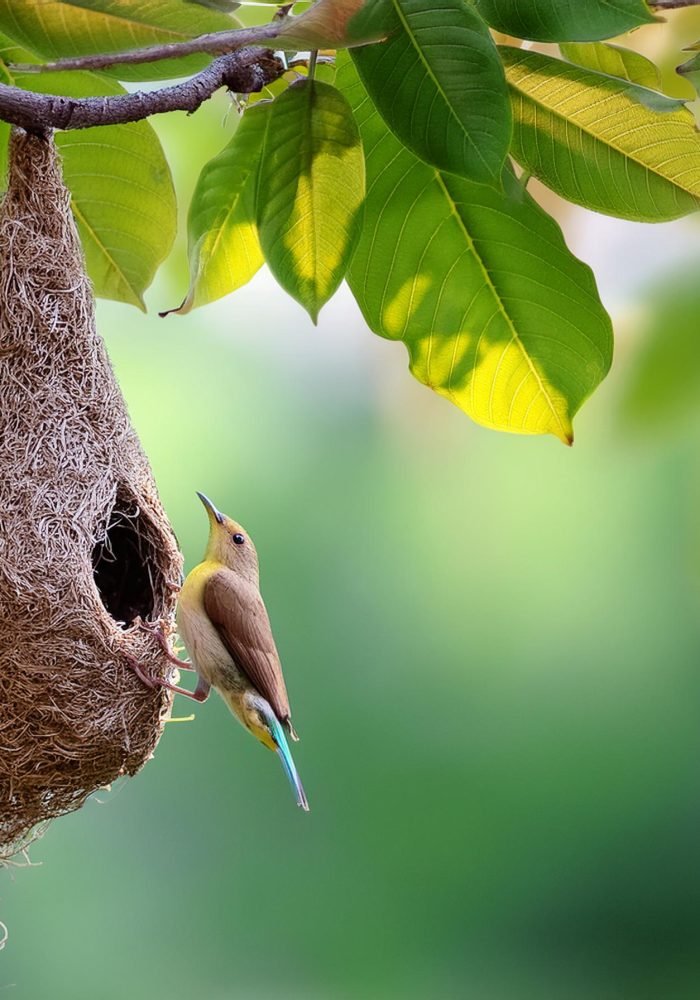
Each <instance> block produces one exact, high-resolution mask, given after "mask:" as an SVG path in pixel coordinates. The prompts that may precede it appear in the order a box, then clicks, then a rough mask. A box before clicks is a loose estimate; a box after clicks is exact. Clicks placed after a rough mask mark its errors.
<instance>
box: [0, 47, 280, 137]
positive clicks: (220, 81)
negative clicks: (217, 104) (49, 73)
mask: <svg viewBox="0 0 700 1000" xmlns="http://www.w3.org/2000/svg"><path fill="white" fill-rule="evenodd" d="M283 73H284V66H283V65H282V63H281V62H280V60H279V59H277V58H276V57H275V56H274V55H273V54H272V53H271V52H270V51H269V50H267V49H257V48H249V49H242V50H241V51H240V52H232V53H229V54H228V55H225V56H221V57H219V58H218V59H216V60H214V62H213V63H212V64H211V65H210V66H207V68H206V69H205V70H202V72H201V73H198V74H197V75H196V76H193V77H191V78H190V79H189V80H185V81H183V82H182V83H177V84H174V85H171V86H168V87H163V88H162V89H160V90H154V91H150V92H147V93H143V92H139V93H135V94H113V95H110V96H108V97H83V98H74V97H56V96H54V95H51V94H37V93H34V92H33V91H29V90H20V89H19V88H17V87H10V86H7V85H6V84H0V119H1V120H2V121H5V122H8V123H9V124H10V125H19V126H20V128H23V129H25V130H26V131H28V132H46V131H48V130H49V129H61V130H67V129H81V128H92V127H93V126H95V125H120V124H125V123H127V122H137V121H142V120H143V119H144V118H149V117H150V116H151V115H160V114H164V113H165V112H169V111H187V112H189V113H190V114H191V113H192V112H194V111H196V110H197V108H199V107H200V105H201V104H203V103H204V101H206V100H208V99H209V98H210V97H211V96H212V94H213V93H214V92H215V91H217V90H219V89H220V88H221V87H228V89H229V90H231V91H233V92H235V93H238V94H251V93H256V92H258V91H260V90H262V88H263V87H265V86H267V85H268V84H269V83H272V82H273V81H274V80H276V79H278V78H279V77H280V76H281V75H282V74H283Z"/></svg>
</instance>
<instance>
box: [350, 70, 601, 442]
mask: <svg viewBox="0 0 700 1000" xmlns="http://www.w3.org/2000/svg"><path fill="white" fill-rule="evenodd" d="M338 82H339V86H341V88H342V89H343V91H344V92H345V94H346V96H347V97H348V100H349V101H350V103H351V105H352V107H353V109H354V110H355V114H356V117H357V121H358V124H359V127H360V132H361V134H362V140H363V143H364V147H365V153H366V157H367V199H366V205H365V224H364V229H363V233H362V238H361V240H360V244H359V246H358V248H357V251H356V253H355V256H354V257H353V261H352V265H351V268H350V271H349V274H348V281H349V284H350V287H351V289H352V291H353V294H354V295H355V298H356V299H357V301H358V303H359V305H360V307H361V309H362V312H363V314H364V316H365V318H366V320H367V322H368V324H369V326H370V327H371V328H372V330H374V331H375V332H376V333H378V334H380V335H381V336H383V337H387V338H389V339H391V340H401V341H403V342H404V343H405V345H406V347H407V348H408V352H409V356H410V365H411V371H412V372H413V374H414V375H415V376H416V378H417V379H419V380H420V381H421V382H424V383H425V384H426V385H428V386H430V387H431V388H432V389H434V390H435V391H436V392H438V393H440V394H441V395H443V396H445V397H446V398H448V399H449V400H451V401H452V402H453V403H455V404H456V405H457V406H459V407H460V408H461V409H462V410H464V411H465V412H466V413H468V414H469V416H471V417H472V419H474V420H476V421H477V422H478V423H480V424H483V425H485V426H487V427H493V428H496V429H498V430H507V431H513V432H515V433H520V434H545V433H551V434H554V435H556V436H557V437H558V438H560V439H561V440H562V441H564V442H566V443H567V444H568V443H571V440H572V435H573V432H572V419H573V416H574V414H575V413H576V411H577V410H578V409H579V407H580V406H581V404H582V403H583V402H584V400H585V399H586V398H587V397H588V396H589V395H590V393H591V392H592V391H593V390H594V389H595V388H596V386H597V385H598V384H599V382H600V381H601V380H602V379H603V377H604V376H605V374H606V372H607V371H608V368H609V367H610V362H611V357H612V330H611V326H610V321H609V319H608V316H607V314H606V312H605V310H604V309H603V307H602V305H601V303H600V300H599V298H598V294H597V291H596V286H595V281H594V279H593V276H592V273H591V271H590V269H589V268H588V267H586V265H585V264H582V263H581V262H580V261H578V260H577V259H576V258H575V257H574V256H573V255H572V254H571V253H570V252H569V250H568V249H567V247H566V245H565V243H564V240H563V238H562V235H561V231H560V230H559V227H558V226H557V225H556V223H555V222H554V220H553V219H551V218H550V217H549V216H548V215H547V214H546V213H545V212H543V211H542V209H541V208H539V207H538V206H537V205H536V203H535V202H534V201H533V200H532V199H531V198H530V197H529V195H527V194H526V193H525V192H523V191H522V189H521V188H520V186H519V185H518V184H517V182H516V181H515V179H514V177H513V175H512V173H510V172H509V171H506V173H505V175H504V187H505V191H498V190H496V189H494V188H491V187H488V186H487V185H483V184H475V183H473V182H471V181H467V180H464V179H463V178H460V177H457V176H455V175H453V174H447V173H441V172H440V171H438V170H436V169H435V168H433V167H431V166H429V165H428V164H426V163H424V162H422V161H421V160H419V159H418V158H417V157H416V156H414V155H413V154H412V153H411V152H410V151H409V150H407V149H406V148H405V147H404V146H402V145H401V143H400V142H399V141H398V140H397V139H396V138H395V137H394V136H393V135H392V133H391V132H390V131H389V130H388V128H387V127H386V125H385V124H384V122H383V120H382V118H381V117H380V115H379V114H378V112H377V110H376V108H375V107H374V105H373V104H372V101H371V100H370V99H369V97H368V95H367V93H366V91H365V90H364V88H363V86H362V83H361V82H360V80H359V78H358V76H357V74H356V72H355V70H354V68H353V66H352V63H351V61H350V59H349V58H347V57H344V58H343V59H341V68H340V71H339V74H338Z"/></svg>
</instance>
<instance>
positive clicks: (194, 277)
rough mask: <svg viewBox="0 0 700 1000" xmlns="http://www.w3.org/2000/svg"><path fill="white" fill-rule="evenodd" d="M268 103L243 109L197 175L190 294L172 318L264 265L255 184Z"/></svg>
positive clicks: (191, 219) (243, 281)
mask: <svg viewBox="0 0 700 1000" xmlns="http://www.w3.org/2000/svg"><path fill="white" fill-rule="evenodd" d="M271 113H272V104H269V103H261V104H258V105H254V106H253V107H250V108H248V110H247V111H246V112H245V114H244V115H243V118H242V120H241V122H240V124H239V125H238V128H237V129H236V133H235V135H234V137H233V139H231V141H230V142H229V143H228V145H227V146H226V147H225V148H224V149H223V150H222V151H221V152H220V153H219V155H218V156H215V157H214V159H213V160H210V161H209V163H207V164H206V166H205V167H204V169H203V170H202V172H201V174H200V176H199V180H198V181H197V187H196V189H195V192H194V195H193V197H192V202H191V204H190V211H189V217H188V240H189V257H190V289H189V292H188V294H187V298H186V299H185V301H184V302H183V303H182V305H181V306H180V308H179V309H175V310H172V311H173V312H178V313H188V312H189V311H190V310H191V309H193V308H195V307H197V306H203V305H206V304H207V303H208V302H214V301H215V300H216V299H220V298H221V297H222V296H224V295H228V293H229V292H233V291H235V290H236V289H237V288H240V287H241V286H242V285H245V284H246V283H247V282H248V281H250V279H251V278H252V277H253V275H254V274H256V272H257V271H258V270H259V269H260V268H261V267H262V265H263V263H264V258H263V253H262V249H261V247H260V240H259V239H258V230H257V225H256V222H255V183H256V177H257V170H258V163H259V160H260V152H261V150H262V145H263V141H264V138H265V131H266V129H267V123H268V119H269V117H270V115H271Z"/></svg>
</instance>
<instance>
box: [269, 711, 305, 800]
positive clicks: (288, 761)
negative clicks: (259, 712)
mask: <svg viewBox="0 0 700 1000" xmlns="http://www.w3.org/2000/svg"><path fill="white" fill-rule="evenodd" d="M265 714H266V718H267V722H268V724H269V726H270V731H271V733H272V738H273V739H274V741H275V743H276V744H277V755H278V756H279V758H280V760H281V761H282V766H283V767H284V770H285V773H286V775H287V777H288V778H289V782H290V784H291V786H292V788H293V789H294V794H295V795H296V799H297V805H298V806H300V808H302V809H303V810H304V811H305V812H308V811H309V803H308V800H307V798H306V793H305V792H304V786H303V785H302V783H301V778H300V777H299V773H298V772H297V769H296V767H295V766H294V760H293V758H292V754H291V751H290V749H289V744H288V743H287V737H286V736H285V735H284V729H283V728H282V726H281V725H280V722H279V719H278V718H277V716H276V715H275V714H274V712H272V711H271V710H270V711H269V712H266V713H265Z"/></svg>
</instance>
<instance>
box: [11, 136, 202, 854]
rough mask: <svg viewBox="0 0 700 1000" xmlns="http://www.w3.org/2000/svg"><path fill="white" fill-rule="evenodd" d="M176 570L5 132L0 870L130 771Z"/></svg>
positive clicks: (34, 163)
mask: <svg viewBox="0 0 700 1000" xmlns="http://www.w3.org/2000/svg"><path fill="white" fill-rule="evenodd" d="M181 572H182V563H181V557H180V553H179V551H178V547H177V543H176V540H175V537H174V535H173V533H172V530H171V528H170V525H169V523H168V521H167V518H166V516H165V513H164V511H163V508H162V506H161V503H160V500H159V499H158V494H157V491H156V487H155V484H154V482H153V477H152V474H151V470H150V467H149V465H148V461H147V459H146V457H145V455H144V453H143V451H142V449H141V446H140V444H139V441H138V438H137V437H136V434H135V432H134V430H133V428H132V426H131V424H130V422H129V417H128V414H127V411H126V406H125V403H124V400H123V398H122V395H121V392H120V390H119V387H118V385H117V383H116V381H115V378H114V375H113V372H112V369H111V366H110V363H109V360H108V358H107V355H106V352H105V348H104V344H103V343H102V340H101V338H100V337H99V335H98V333H97V331H96V329H95V314H94V298H93V294H92V289H91V287H90V283H89V281H88V279H87V277H86V274H85V264H84V260H83V256H82V252H81V248H80V244H79V241H78V236H77V233H76V230H75V226H74V223H73V219H72V215H71V211H70V199H69V194H68V192H67V190H66V188H65V186H64V184H63V180H62V176H61V169H60V163H59V160H58V157H57V153H56V148H55V145H54V142H53V140H52V139H51V138H48V139H46V138H40V137H37V136H32V135H28V134H26V133H24V132H21V131H18V130H17V131H15V132H14V134H13V136H12V140H11V149H10V169H9V178H8V191H7V194H6V196H5V198H4V201H3V203H2V206H1V207H0V859H7V858H10V857H11V856H12V855H14V854H16V853H17V852H18V851H19V850H21V849H22V848H23V847H24V846H26V844H27V843H28V841H29V840H30V839H31V837H32V835H33V833H34V832H35V831H36V829H38V828H39V827H40V826H41V825H42V824H43V823H45V821H46V820H48V819H51V818H53V817H55V816H59V815H61V814H62V813H66V812H68V811H70V810H73V809H77V808H78V807H79V806H80V805H82V803H83V802H84V801H85V798H86V797H87V796H88V795H90V793H91V792H93V791H95V790H96V789H98V788H101V787H104V786H105V785H107V784H109V783H110V782H112V781H113V780H114V779H115V778H117V777H119V776H120V775H124V774H129V775H131V774H134V773H135V772H136V771H138V770H139V769H140V768H141V767H142V766H143V764H144V763H145V762H146V761H147V760H148V759H149V757H150V756H151V755H152V753H153V750H154V748H155V746H156V744H157V742H158V740H159V738H160V735H161V733H162V729H163V724H164V721H165V718H166V716H167V714H168V712H169V709H170V705H171V695H170V693H169V692H167V691H165V690H163V689H162V688H159V689H156V690H151V689H149V688H147V687H145V686H144V685H143V684H142V683H141V682H140V681H139V680H138V678H137V677H136V676H135V674H134V673H133V671H132V670H131V669H130V668H129V666H128V663H127V657H128V656H129V655H130V656H132V657H135V658H136V659H137V660H138V661H139V663H140V664H141V665H142V666H143V668H144V669H145V670H146V671H147V672H148V673H150V674H152V675H159V676H161V677H166V676H168V673H169V669H170V668H169V666H168V663H167V660H166V658H165V656H164V655H163V653H162V650H161V649H160V648H159V646H158V644H157V642H156V641H155V639H154V638H153V637H152V636H149V635H148V634H147V633H146V632H144V631H143V630H141V629H140V628H139V627H138V626H137V625H136V624H135V620H136V619H137V617H138V616H140V617H142V618H143V619H150V620H152V621H153V620H157V619H161V620H162V621H163V623H164V628H165V631H166V634H167V633H169V631H170V628H171V627H172V620H173V612H174V606H175V599H176V594H177V590H178V588H179V584H180V579H181Z"/></svg>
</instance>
